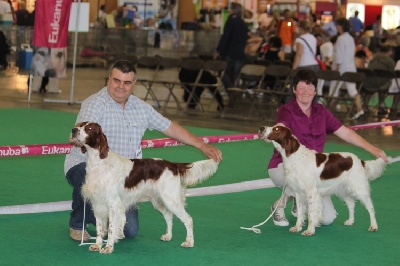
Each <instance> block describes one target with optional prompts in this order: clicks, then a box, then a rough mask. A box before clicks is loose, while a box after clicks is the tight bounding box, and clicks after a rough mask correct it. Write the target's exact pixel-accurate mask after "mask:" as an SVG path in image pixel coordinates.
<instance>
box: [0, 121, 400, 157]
mask: <svg viewBox="0 0 400 266" xmlns="http://www.w3.org/2000/svg"><path fill="white" fill-rule="evenodd" d="M399 125H400V120H395V121H387V122H376V123H369V124H364V125H354V126H349V128H351V129H353V130H361V129H370V128H380V127H385V126H399ZM199 138H200V139H202V140H203V141H204V142H205V143H223V142H235V141H243V140H256V139H259V136H258V134H236V135H224V136H204V137H199ZM180 145H184V144H182V143H180V142H178V141H176V140H174V139H170V138H162V139H147V140H143V141H142V143H141V147H142V148H164V147H173V146H180ZM71 149H72V145H71V144H38V145H17V146H0V157H10V156H32V155H56V154H67V153H69V152H70V151H71Z"/></svg>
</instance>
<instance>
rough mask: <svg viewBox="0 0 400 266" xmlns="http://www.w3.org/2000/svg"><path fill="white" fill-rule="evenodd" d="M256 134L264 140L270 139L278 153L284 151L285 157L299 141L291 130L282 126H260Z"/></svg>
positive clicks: (295, 147) (294, 148)
mask: <svg viewBox="0 0 400 266" xmlns="http://www.w3.org/2000/svg"><path fill="white" fill-rule="evenodd" d="M258 135H259V136H260V138H262V139H265V140H266V141H272V143H273V144H274V146H275V148H276V149H277V150H278V151H279V152H280V153H282V152H283V151H284V152H285V155H286V157H289V156H290V155H291V154H293V153H294V152H296V151H297V150H298V149H299V147H300V143H299V141H298V140H297V139H296V137H295V136H293V134H292V131H291V130H290V129H289V128H287V127H284V126H274V127H260V129H259V131H258Z"/></svg>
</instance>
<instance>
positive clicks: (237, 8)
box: [229, 2, 243, 17]
mask: <svg viewBox="0 0 400 266" xmlns="http://www.w3.org/2000/svg"><path fill="white" fill-rule="evenodd" d="M229 8H230V9H231V10H232V11H233V13H234V14H235V15H237V16H238V17H241V16H242V14H243V7H242V5H241V4H239V3H236V2H232V3H231V5H230V7H229Z"/></svg>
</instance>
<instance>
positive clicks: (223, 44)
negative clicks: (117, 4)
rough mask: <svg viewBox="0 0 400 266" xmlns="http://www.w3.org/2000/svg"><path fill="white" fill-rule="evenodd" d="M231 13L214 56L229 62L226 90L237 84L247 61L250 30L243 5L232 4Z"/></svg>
mask: <svg viewBox="0 0 400 266" xmlns="http://www.w3.org/2000/svg"><path fill="white" fill-rule="evenodd" d="M229 13H230V15H229V17H228V20H227V21H226V23H225V26H224V32H223V34H222V36H221V39H220V40H219V43H218V46H217V49H216V53H215V54H214V59H218V58H221V59H222V60H225V61H226V62H227V66H226V70H225V74H224V76H223V77H222V82H223V84H224V87H225V88H231V87H233V86H234V84H235V81H236V79H237V77H238V75H239V73H240V70H241V68H242V66H243V64H244V61H245V59H246V55H245V53H244V50H245V47H246V43H247V39H248V37H249V29H248V27H247V25H246V23H245V22H244V20H243V19H242V14H243V7H242V5H241V4H238V3H231V5H230V8H229Z"/></svg>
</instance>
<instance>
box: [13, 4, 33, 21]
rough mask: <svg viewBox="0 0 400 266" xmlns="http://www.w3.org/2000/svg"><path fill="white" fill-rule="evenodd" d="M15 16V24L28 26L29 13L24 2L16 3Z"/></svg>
mask: <svg viewBox="0 0 400 266" xmlns="http://www.w3.org/2000/svg"><path fill="white" fill-rule="evenodd" d="M15 18H16V20H17V21H16V24H17V26H29V24H30V21H29V20H30V14H29V11H28V10H26V3H25V2H20V3H19V4H18V10H17V11H15Z"/></svg>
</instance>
